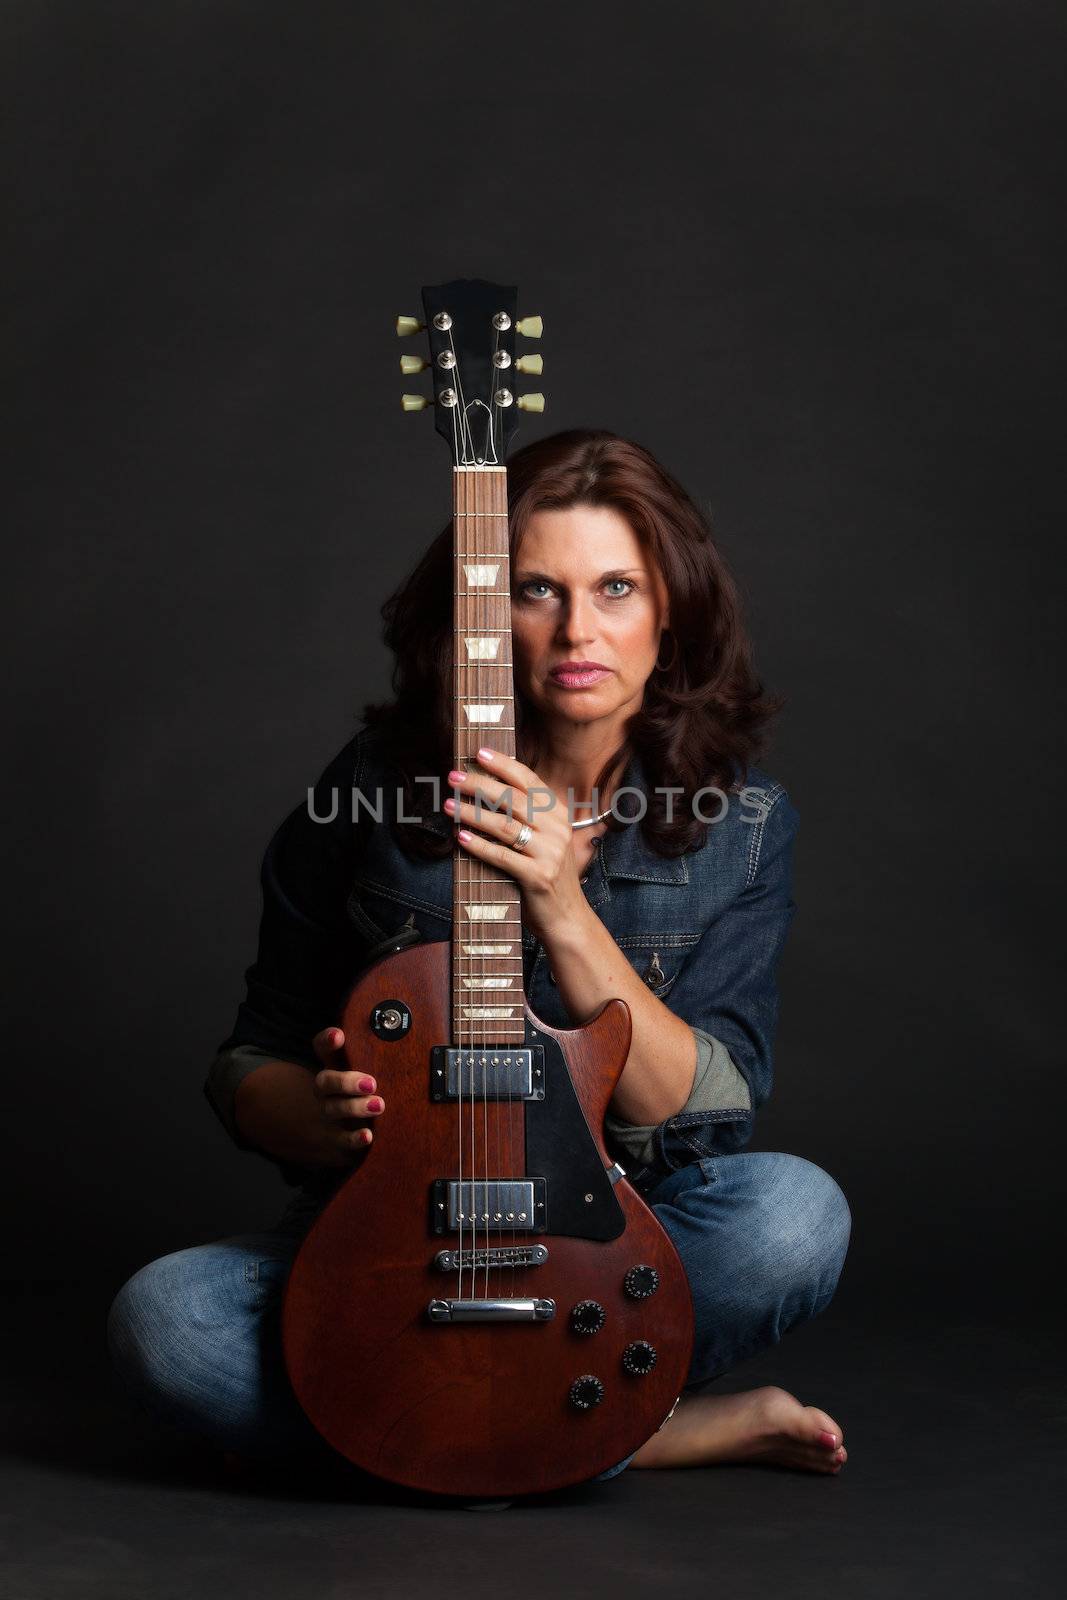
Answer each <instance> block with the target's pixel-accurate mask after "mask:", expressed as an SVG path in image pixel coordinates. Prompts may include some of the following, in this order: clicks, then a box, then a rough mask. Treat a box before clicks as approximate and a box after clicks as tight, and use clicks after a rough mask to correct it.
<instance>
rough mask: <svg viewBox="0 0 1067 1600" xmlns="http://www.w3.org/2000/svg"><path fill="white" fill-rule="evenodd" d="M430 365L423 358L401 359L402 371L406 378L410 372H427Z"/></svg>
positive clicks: (406, 357) (402, 357)
mask: <svg viewBox="0 0 1067 1600" xmlns="http://www.w3.org/2000/svg"><path fill="white" fill-rule="evenodd" d="M429 365H430V363H429V362H428V361H424V360H423V359H422V357H421V356H401V357H400V370H401V372H403V373H404V374H405V376H406V375H407V374H408V373H409V372H425V371H426V368H427V367H428V366H429Z"/></svg>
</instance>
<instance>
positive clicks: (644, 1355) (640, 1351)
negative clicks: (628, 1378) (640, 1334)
mask: <svg viewBox="0 0 1067 1600" xmlns="http://www.w3.org/2000/svg"><path fill="white" fill-rule="evenodd" d="M622 1364H623V1368H624V1370H625V1371H626V1372H629V1373H632V1375H633V1376H634V1377H635V1378H643V1377H644V1375H645V1373H646V1372H651V1371H652V1368H653V1367H654V1366H655V1365H656V1347H655V1345H651V1344H649V1342H648V1340H647V1339H638V1340H637V1341H636V1343H634V1344H628V1345H627V1346H626V1349H625V1350H624V1351H623V1353H622Z"/></svg>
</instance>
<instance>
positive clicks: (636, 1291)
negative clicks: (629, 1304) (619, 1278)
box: [622, 1266, 659, 1300]
mask: <svg viewBox="0 0 1067 1600" xmlns="http://www.w3.org/2000/svg"><path fill="white" fill-rule="evenodd" d="M622 1286H623V1289H624V1290H625V1292H626V1293H627V1294H628V1295H629V1296H630V1299H631V1300H647V1299H648V1297H649V1295H650V1294H655V1292H656V1290H657V1289H658V1288H659V1273H658V1272H657V1271H656V1269H655V1267H644V1266H642V1267H631V1268H630V1270H629V1272H628V1273H627V1274H626V1276H625V1278H624V1279H623V1282H622Z"/></svg>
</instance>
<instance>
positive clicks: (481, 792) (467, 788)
mask: <svg viewBox="0 0 1067 1600" xmlns="http://www.w3.org/2000/svg"><path fill="white" fill-rule="evenodd" d="M448 781H449V783H450V785H451V787H452V789H453V790H454V791H455V792H454V794H453V795H451V796H450V797H449V798H450V799H451V800H452V801H453V803H454V801H455V799H456V797H457V796H458V798H459V799H460V800H462V799H464V798H466V799H467V800H468V801H469V802H470V803H471V804H472V805H474V806H475V808H476V810H477V812H478V813H479V814H481V815H486V816H488V815H498V816H503V817H507V816H509V815H510V816H513V817H515V816H517V817H520V818H522V819H526V818H528V817H529V810H530V806H529V796H528V795H527V793H526V791H525V789H523V788H522V787H521V786H516V785H515V784H512V783H500V782H498V781H497V779H496V778H487V777H484V776H483V775H482V773H480V772H468V773H466V774H465V775H464V777H463V778H462V779H457V774H456V773H455V772H454V771H453V772H450V773H449V774H448ZM443 809H444V810H445V811H449V810H451V809H452V807H451V806H450V805H449V801H448V800H446V801H445V802H444V806H443ZM475 821H477V817H475Z"/></svg>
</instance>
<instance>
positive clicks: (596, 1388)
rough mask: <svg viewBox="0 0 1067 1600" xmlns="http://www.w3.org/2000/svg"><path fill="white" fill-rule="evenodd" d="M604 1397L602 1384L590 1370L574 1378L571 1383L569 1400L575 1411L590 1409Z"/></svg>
mask: <svg viewBox="0 0 1067 1600" xmlns="http://www.w3.org/2000/svg"><path fill="white" fill-rule="evenodd" d="M603 1398H604V1385H603V1384H602V1383H601V1381H600V1379H599V1378H596V1377H594V1376H593V1374H592V1373H591V1372H587V1373H585V1374H584V1375H583V1376H582V1377H580V1378H575V1380H574V1382H573V1383H572V1384H571V1392H570V1402H571V1405H572V1406H573V1407H574V1409H575V1410H576V1411H591V1410H592V1409H593V1407H594V1406H598V1405H599V1404H600V1402H601V1400H603Z"/></svg>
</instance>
